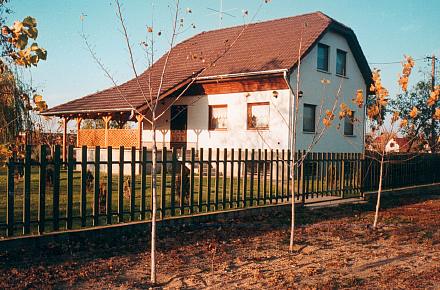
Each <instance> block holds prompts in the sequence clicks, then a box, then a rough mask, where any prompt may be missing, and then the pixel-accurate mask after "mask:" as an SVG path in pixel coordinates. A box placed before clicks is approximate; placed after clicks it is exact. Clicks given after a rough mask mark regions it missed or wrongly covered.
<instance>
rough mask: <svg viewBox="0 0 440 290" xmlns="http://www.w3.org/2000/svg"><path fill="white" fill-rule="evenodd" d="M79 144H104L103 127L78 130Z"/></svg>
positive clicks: (91, 145)
mask: <svg viewBox="0 0 440 290" xmlns="http://www.w3.org/2000/svg"><path fill="white" fill-rule="evenodd" d="M78 145H79V146H83V145H86V146H90V147H93V146H105V129H81V130H79V132H78Z"/></svg>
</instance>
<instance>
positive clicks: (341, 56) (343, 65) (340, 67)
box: [336, 49, 347, 76]
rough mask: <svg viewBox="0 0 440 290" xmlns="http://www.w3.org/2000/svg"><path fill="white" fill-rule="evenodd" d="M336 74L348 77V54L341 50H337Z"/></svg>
mask: <svg viewBox="0 0 440 290" xmlns="http://www.w3.org/2000/svg"><path fill="white" fill-rule="evenodd" d="M336 74H337V75H341V76H346V75H347V52H345V51H343V50H340V49H337V50H336Z"/></svg>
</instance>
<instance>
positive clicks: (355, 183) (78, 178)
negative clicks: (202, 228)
mask: <svg viewBox="0 0 440 290" xmlns="http://www.w3.org/2000/svg"><path fill="white" fill-rule="evenodd" d="M60 152H61V148H60V147H59V146H56V147H54V148H53V150H49V148H47V147H46V146H41V147H39V148H37V149H36V148H32V147H31V146H27V147H26V152H25V156H24V158H22V159H20V158H17V157H16V156H14V157H13V158H11V159H10V160H9V161H8V162H7V169H6V170H3V171H0V186H2V187H1V188H6V192H5V194H2V195H1V196H0V238H1V237H12V236H18V235H31V234H44V233H47V232H53V231H63V230H69V229H80V228H87V227H94V226H102V225H111V224H117V223H126V222H132V221H139V220H148V219H150V218H151V208H152V202H151V200H152V194H151V183H152V182H151V181H152V174H151V173H152V170H151V166H152V161H151V151H149V150H147V149H146V148H143V149H142V150H136V149H135V148H129V149H128V150H127V149H124V148H123V147H121V148H116V149H113V148H111V147H109V148H99V147H96V148H87V147H82V148H73V147H68V150H67V160H66V161H65V162H63V161H62V160H61V157H60ZM432 156H434V155H432ZM432 156H431V157H428V156H427V155H423V156H422V157H419V156H417V157H414V158H412V159H411V160H410V161H407V162H406V163H404V164H403V163H402V164H398V165H389V166H388V167H387V172H388V173H387V179H386V182H385V185H386V186H388V187H392V186H397V185H399V186H402V185H405V184H407V183H411V184H420V183H427V182H435V181H437V179H438V174H436V173H435V174H431V175H430V178H425V179H424V180H422V179H418V178H419V177H417V176H419V175H418V173H415V172H414V171H415V170H421V171H420V172H430V173H432V172H433V171H434V169H435V166H436V164H439V163H438V161H439V158H438V156H437V155H435V158H434V157H432ZM296 158H297V159H298V158H305V161H304V163H303V165H302V166H301V167H300V168H295V170H294V171H293V174H292V172H291V170H290V160H291V152H290V151H286V150H248V149H244V150H241V149H238V150H233V149H228V150H226V149H211V148H209V149H199V150H195V149H191V150H185V149H179V150H177V149H172V150H167V149H166V148H163V150H160V151H159V154H158V166H157V167H158V168H157V180H158V191H157V200H158V212H157V213H158V215H159V218H167V217H171V216H182V215H195V214H199V213H206V212H218V211H225V210H233V209H237V208H250V207H258V206H264V205H267V204H282V203H287V202H289V201H290V199H291V187H292V185H293V186H295V199H296V200H297V202H300V203H307V202H321V201H325V200H329V199H338V198H349V197H357V196H360V195H361V194H362V191H363V190H364V188H366V189H370V188H374V186H376V185H377V184H376V183H375V180H376V179H377V178H376V177H377V173H378V168H379V167H378V164H377V162H376V161H375V159H374V158H373V159H372V158H370V157H368V155H367V158H365V159H364V158H363V156H362V155H361V154H353V153H310V154H307V155H304V153H303V152H297V153H296ZM419 158H422V159H421V160H423V161H420V160H419ZM402 161H403V160H402ZM420 162H423V164H424V165H423V166H421V165H420V164H421V163H420ZM436 162H437V163H436ZM428 163H429V164H428ZM396 164H397V163H396ZM427 164H428V165H427ZM403 172H407V174H408V176H409V177H410V178H405V179H404V181H402V179H401V178H399V177H398V176H402V174H404V173H403ZM292 176H293V178H294V180H293V182H292ZM428 179H429V180H428ZM2 192H3V191H1V192H0V194H1V193H2Z"/></svg>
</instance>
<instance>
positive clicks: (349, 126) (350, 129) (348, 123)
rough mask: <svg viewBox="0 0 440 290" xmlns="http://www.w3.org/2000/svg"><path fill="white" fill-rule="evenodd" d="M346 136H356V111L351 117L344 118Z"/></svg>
mask: <svg viewBox="0 0 440 290" xmlns="http://www.w3.org/2000/svg"><path fill="white" fill-rule="evenodd" d="M344 135H345V136H353V135H354V111H351V116H346V117H345V118H344Z"/></svg>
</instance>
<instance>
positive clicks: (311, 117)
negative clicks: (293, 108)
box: [303, 104, 316, 133]
mask: <svg viewBox="0 0 440 290" xmlns="http://www.w3.org/2000/svg"><path fill="white" fill-rule="evenodd" d="M315 113H316V106H315V105H310V104H304V110H303V131H304V132H308V133H315V127H316V125H315V122H316V116H315Z"/></svg>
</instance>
